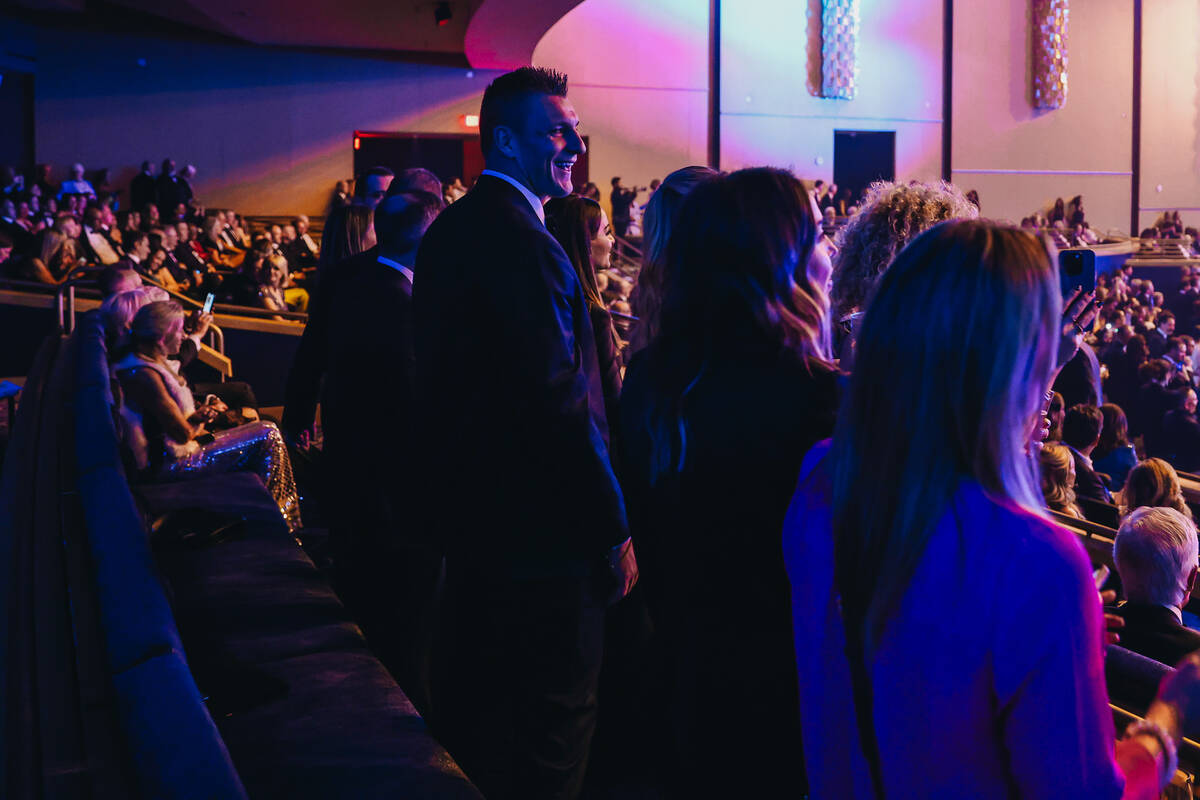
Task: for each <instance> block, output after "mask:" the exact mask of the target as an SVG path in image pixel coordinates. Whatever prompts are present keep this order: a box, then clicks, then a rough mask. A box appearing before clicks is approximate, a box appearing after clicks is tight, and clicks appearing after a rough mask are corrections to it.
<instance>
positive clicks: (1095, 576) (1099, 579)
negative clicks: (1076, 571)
mask: <svg viewBox="0 0 1200 800" xmlns="http://www.w3.org/2000/svg"><path fill="white" fill-rule="evenodd" d="M1108 574H1109V569H1108V565H1107V564H1101V565H1100V566H1099V567H1098V568H1097V569H1096V571H1095V572H1093V573H1092V580H1094V581H1095V582H1096V588H1097V589H1099V588H1100V587H1101V586H1103V585H1104V582H1105V581H1106V580H1108Z"/></svg>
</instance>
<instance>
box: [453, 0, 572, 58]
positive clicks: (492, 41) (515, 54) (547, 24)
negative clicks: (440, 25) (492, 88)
mask: <svg viewBox="0 0 1200 800" xmlns="http://www.w3.org/2000/svg"><path fill="white" fill-rule="evenodd" d="M581 2H583V0H483V2H482V3H481V4H480V6H479V8H478V9H476V11H475V14H474V16H472V17H471V23H470V24H469V25H468V26H467V34H466V39H465V40H464V42H463V52H464V53H466V56H467V61H469V62H470V64H471V66H473V67H476V68H478V69H516V68H517V67H523V66H528V65H529V62H530V60H531V59H532V58H533V49H534V48H535V47H537V43H538V42H540V41H541V39H542V37H543V36H544V35H545V34H546V31H548V30H550V28H551V27H552V26H553V25H554V23H556V22H558V21H559V20H560V19H562V18H563V16H564V15H565V14H566V13H567V12H568V11H570V10H571V9H572V8H574V7H575V6H577V5H579V4H580V3H581Z"/></svg>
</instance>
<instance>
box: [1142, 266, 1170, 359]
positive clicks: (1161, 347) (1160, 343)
mask: <svg viewBox="0 0 1200 800" xmlns="http://www.w3.org/2000/svg"><path fill="white" fill-rule="evenodd" d="M1148 283H1149V282H1148V281H1143V283H1142V287H1143V293H1142V294H1141V295H1139V299H1140V300H1142V301H1143V302H1142V305H1148V306H1153V304H1154V301H1153V299H1152V297H1151V298H1149V299H1148V298H1147V297H1146V294H1150V295H1153V291H1154V287H1153V286H1152V285H1151V286H1149V287H1147V284H1148ZM1174 334H1175V315H1174V314H1172V313H1171V312H1170V311H1161V312H1159V314H1158V318H1157V320H1156V322H1155V325H1154V329H1153V330H1151V331H1149V332H1148V333H1147V334H1146V348H1147V349H1148V350H1149V351H1150V357H1151V358H1161V357H1162V354H1163V353H1165V352H1166V350H1167V339H1169V338H1170V337H1171V336H1173V335H1174Z"/></svg>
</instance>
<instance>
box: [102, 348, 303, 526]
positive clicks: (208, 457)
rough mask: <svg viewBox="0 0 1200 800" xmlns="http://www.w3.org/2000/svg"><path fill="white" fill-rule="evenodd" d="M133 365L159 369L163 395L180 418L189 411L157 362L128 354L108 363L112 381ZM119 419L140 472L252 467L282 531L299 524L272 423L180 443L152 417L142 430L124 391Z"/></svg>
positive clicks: (187, 400) (155, 474)
mask: <svg viewBox="0 0 1200 800" xmlns="http://www.w3.org/2000/svg"><path fill="white" fill-rule="evenodd" d="M139 369H150V370H153V371H154V372H157V373H158V374H159V377H160V378H162V382H163V384H164V386H165V387H166V389H167V394H169V395H170V396H171V398H172V399H173V400H174V401H175V403H176V404H177V405H178V406H179V408H180V410H181V411H182V412H183V415H184V416H185V417H189V416H191V415H192V414H193V413H195V410H196V409H195V401H194V400H193V399H192V396H191V392H190V391H188V389H187V386H186V385H185V384H184V383H183V382H182V379H181V378H179V376H178V375H176V374H175V373H174V372H172V371H171V370H170V369H169V368H168V367H166V366H164V365H163V364H161V363H159V362H157V361H151V360H148V359H144V358H141V357H139V356H136V355H129V356H127V357H125V358H124V359H122V360H121V361H119V362H118V363H116V364H114V365H113V372H114V374H115V375H116V376H117V378H118V380H121V379H122V378H125V379H127V378H128V377H129V376H130V375H131V374H132V373H133V372H134V371H136V370H139ZM122 384H123V385H124V381H122ZM120 418H121V428H122V439H123V441H124V442H125V445H126V446H127V447H128V448H129V449H130V450H131V451H132V455H133V460H134V463H135V464H136V466H137V467H138V469H139V470H141V471H142V472H143V473H145V474H148V475H149V476H150V477H152V478H157V479H164V478H165V479H168V480H187V479H190V478H199V477H203V476H205V475H217V474H220V473H223V472H238V471H250V472H254V473H255V474H257V475H258V476H259V477H260V478H262V481H263V483H264V484H265V485H266V487H267V491H268V492H270V493H271V497H272V498H273V499H274V500H275V504H276V505H277V506H278V507H279V513H280V515H281V516H282V517H283V520H284V522H285V523H286V524H287V526H288V530H289V531H292V532H294V531H296V530H298V529H299V528H300V527H301V521H300V501H299V496H298V495H297V492H296V481H295V479H294V477H293V476H292V462H291V459H290V458H289V457H288V452H287V446H286V445H285V444H284V441H283V435H282V434H281V433H280V432H279V429H278V428H277V427H276V426H275V423H273V422H250V423H247V424H245V425H239V426H237V427H236V428H231V429H230V430H227V431H221V432H219V433H214V434H213V437H214V438H213V441H211V442H209V443H208V444H204V445H201V444H200V443H198V442H196V441H195V440H192V441H189V442H186V443H184V444H182V445H180V444H177V443H175V442H173V441H172V440H171V439H170V437H168V436H166V434H165V433H162V432H161V430H157V428H158V426H157V425H156V424H154V423H153V422H152V424H151V426H150V427H151V428H152V429H153V430H152V431H147V425H146V422H147V420H146V419H145V418H144V415H143V411H142V409H141V408H140V406H139V404H138V403H137V402H136V400H135V399H134V398H132V397H129V396H128V395H127V396H126V399H125V402H124V403H122V405H121V408H120Z"/></svg>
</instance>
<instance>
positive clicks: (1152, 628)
mask: <svg viewBox="0 0 1200 800" xmlns="http://www.w3.org/2000/svg"><path fill="white" fill-rule="evenodd" d="M1113 550H1114V557H1115V559H1116V562H1117V572H1119V573H1120V575H1121V585H1122V586H1123V587H1124V588H1125V596H1126V597H1127V598H1128V601H1127V602H1126V603H1125V604H1124V605H1123V606H1121V607H1120V608H1118V609H1117V613H1118V614H1119V615H1121V616H1122V617H1124V619H1125V627H1123V628H1121V646H1122V647H1125V648H1127V649H1129V650H1132V651H1134V652H1135V653H1141V654H1142V655H1144V656H1146V657H1147V658H1153V659H1154V660H1155V661H1161V662H1162V663H1164V664H1166V665H1168V666H1171V667H1173V666H1175V665H1176V664H1178V663H1179V661H1180V660H1181V659H1182V658H1183V657H1184V656H1186V655H1187V654H1188V653H1191V652H1194V651H1195V650H1198V649H1200V633H1198V632H1196V631H1194V630H1192V629H1191V628H1187V627H1184V624H1183V607H1184V606H1185V605H1187V602H1188V600H1189V599H1190V598H1191V596H1192V590H1193V589H1194V588H1195V585H1196V575H1197V573H1200V567H1197V542H1196V524H1195V523H1194V522H1192V521H1191V520H1190V519H1188V518H1187V517H1186V516H1184V515H1183V514H1181V513H1179V512H1178V511H1176V510H1175V509H1173V508H1150V507H1142V508H1139V509H1137V510H1135V511H1134V512H1133V513H1132V514H1130V515H1129V516H1128V517H1127V518H1126V520H1125V522H1124V523H1122V525H1121V528H1120V530H1118V531H1117V540H1116V544H1115V546H1114V547H1113Z"/></svg>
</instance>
